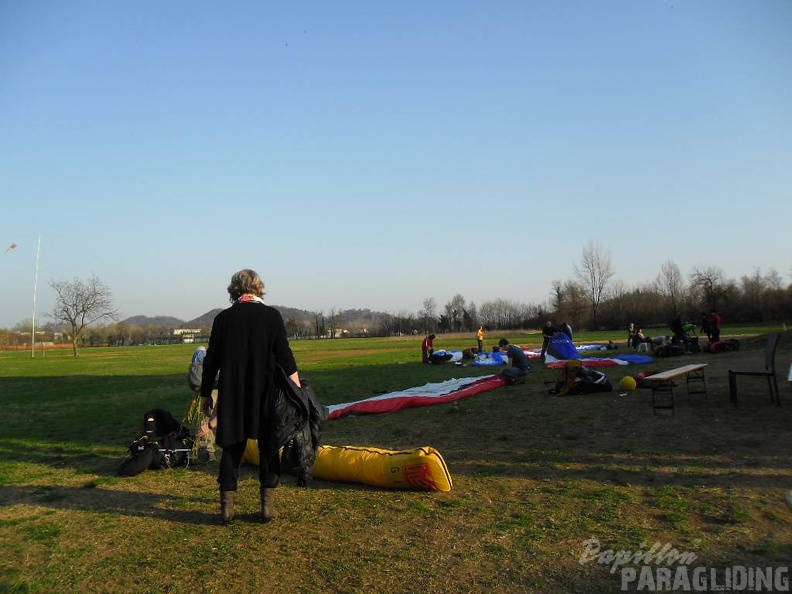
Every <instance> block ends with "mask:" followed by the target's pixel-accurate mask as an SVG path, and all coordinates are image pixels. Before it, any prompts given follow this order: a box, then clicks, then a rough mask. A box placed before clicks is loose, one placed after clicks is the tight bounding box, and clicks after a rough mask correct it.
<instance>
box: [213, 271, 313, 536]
mask: <svg viewBox="0 0 792 594" xmlns="http://www.w3.org/2000/svg"><path fill="white" fill-rule="evenodd" d="M228 295H229V300H230V301H231V307H229V308H228V309H224V310H223V311H221V312H220V313H219V314H217V316H216V317H215V319H214V323H213V325H212V333H211V335H210V338H209V348H208V349H207V351H206V358H205V359H204V367H203V381H202V382H201V396H202V398H203V400H202V405H203V410H204V414H207V415H209V414H211V412H212V385H213V383H214V378H215V376H216V375H217V372H218V371H219V372H220V377H219V382H218V385H217V390H218V392H217V410H216V417H217V419H216V423H217V425H216V431H217V444H218V445H219V446H220V447H222V448H223V455H222V457H221V459H220V469H219V473H218V477H217V482H218V484H219V485H220V517H221V520H222V523H223V524H228V523H229V522H231V520H232V519H233V517H234V495H235V494H236V490H237V484H238V481H239V467H240V465H241V464H242V456H243V454H244V453H245V446H246V445H247V440H248V439H257V440H258V447H259V461H260V464H259V483H260V492H261V493H260V494H261V519H262V520H263V521H265V522H268V521H270V520H271V519H273V518H274V517H275V515H276V514H275V510H274V508H273V505H274V501H275V488H276V487H277V486H278V483H279V482H280V457H279V452H278V444H277V443H276V442H275V441H274V440H273V439H272V434H273V431H272V430H271V428H272V427H273V424H274V421H275V418H274V402H273V400H274V398H272V394H273V389H272V388H273V384H274V379H275V372H276V369H277V367H276V366H277V365H280V366H281V367H282V368H283V370H284V371H285V373H286V375H287V376H289V379H291V380H292V381H293V382H294V383H295V384H296V385H297V386H299V385H300V376H299V373H298V371H297V362H296V361H295V359H294V354H293V353H292V351H291V348H290V347H289V341H288V339H287V336H286V325H285V324H284V323H283V318H282V317H281V314H280V313H279V312H278V310H276V309H275V308H273V307H269V306H268V305H265V304H264V301H262V299H261V297H262V295H264V282H263V281H262V280H261V277H259V275H258V274H257V273H256V272H255V271H253V270H250V269H247V268H246V269H244V270H240V271H239V272H237V273H235V274H234V275H233V276H232V277H231V284H230V285H228Z"/></svg>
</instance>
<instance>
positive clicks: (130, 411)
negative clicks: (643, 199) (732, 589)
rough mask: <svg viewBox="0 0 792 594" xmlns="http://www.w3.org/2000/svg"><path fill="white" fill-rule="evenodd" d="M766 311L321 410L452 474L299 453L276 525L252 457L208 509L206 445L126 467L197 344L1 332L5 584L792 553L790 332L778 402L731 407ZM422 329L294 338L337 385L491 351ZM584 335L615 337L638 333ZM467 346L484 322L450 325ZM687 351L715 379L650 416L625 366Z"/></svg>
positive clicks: (447, 577) (346, 388)
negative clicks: (370, 474) (511, 371)
mask: <svg viewBox="0 0 792 594" xmlns="http://www.w3.org/2000/svg"><path fill="white" fill-rule="evenodd" d="M767 331H768V329H754V328H729V329H728V332H727V336H736V337H739V338H740V339H741V341H742V347H743V348H742V349H741V350H740V351H739V352H735V353H724V354H719V355H707V354H699V355H693V356H685V357H678V358H674V359H664V360H658V361H656V362H655V363H652V364H649V365H645V366H631V367H629V368H625V367H621V368H617V369H614V368H606V369H605V371H606V373H607V374H608V376H609V378H610V379H611V382H612V383H613V385H614V387H615V390H614V391H613V392H611V393H605V394H596V395H588V396H574V397H566V398H560V397H556V396H551V395H549V394H548V391H547V389H548V387H549V385H550V383H552V382H553V381H554V380H556V379H557V378H558V376H559V372H558V371H554V370H548V369H545V367H544V365H543V364H541V363H538V362H536V363H534V364H533V372H532V373H531V375H530V376H529V378H528V381H527V382H526V384H525V385H519V386H510V387H503V388H498V389H496V390H492V391H490V392H485V393H483V394H480V395H478V396H475V397H472V398H468V399H465V400H462V401H461V402H460V403H459V406H458V407H456V408H455V407H452V406H451V405H440V406H434V407H426V408H419V409H411V410H406V411H402V412H399V413H393V414H384V415H373V416H367V417H354V418H345V419H341V420H335V421H329V422H328V423H327V424H326V425H325V428H324V436H323V442H324V443H325V444H330V445H361V446H375V447H383V448H389V449H399V450H401V449H413V448H416V447H419V446H433V447H435V448H437V449H438V450H439V451H440V452H441V453H442V454H443V456H444V458H445V460H446V462H447V464H448V466H449V469H450V471H451V475H452V477H453V481H454V489H453V490H452V491H451V492H450V493H436V492H422V491H401V490H399V491H397V490H384V489H377V488H373V487H368V486H364V485H356V484H343V483H336V482H329V481H320V480H315V481H314V482H312V483H311V484H310V486H309V487H308V488H305V489H303V488H298V487H297V486H296V480H295V479H294V477H291V476H287V477H284V479H283V483H282V485H281V487H280V488H279V489H278V500H277V508H278V511H279V513H280V516H279V518H278V519H277V520H276V521H275V522H274V523H272V524H268V525H262V524H259V523H257V522H255V515H256V514H257V512H258V489H257V480H256V474H255V469H253V468H246V469H245V471H244V473H243V480H242V484H241V487H240V492H239V494H238V498H237V499H238V504H237V507H238V514H239V516H238V518H237V520H235V521H234V523H233V524H232V525H231V526H230V527H222V526H220V525H219V524H218V522H217V517H218V516H217V514H218V496H217V485H216V482H215V475H216V467H214V466H212V465H210V466H202V467H195V468H190V469H176V470H165V471H146V472H144V473H142V474H140V475H138V476H136V477H133V478H126V479H122V478H118V477H117V476H116V471H117V469H118V466H119V464H120V463H121V461H122V460H123V459H124V457H125V455H126V446H127V445H128V444H129V442H130V441H131V440H132V439H134V438H135V437H136V436H137V434H138V431H139V428H140V424H141V421H142V414H143V412H145V411H146V410H148V409H150V408H155V407H162V408H167V409H169V410H171V411H173V412H174V414H175V415H176V416H182V415H184V414H185V413H186V411H187V408H188V406H189V404H190V399H191V392H190V390H189V388H188V386H187V381H186V372H187V366H188V364H189V361H190V356H191V354H192V351H193V349H194V345H180V346H168V347H164V346H159V347H158V346H150V347H140V348H137V347H128V348H118V349H86V350H83V351H81V355H80V357H79V358H77V359H75V358H73V357H72V356H71V353H70V352H69V351H48V352H46V353H45V354H44V356H42V354H41V353H37V356H36V357H35V358H31V356H30V353H29V352H28V353H20V352H0V404H2V410H3V416H2V425H0V427H2V428H1V429H0V449H1V450H2V455H1V456H0V485H1V486H0V593H7V592H37V593H38V592H40V593H48V594H49V593H60V592H64V593H66V592H69V593H71V592H97V593H109V594H113V593H121V592H136V593H142V592H145V593H166V592H168V593H183V592H196V593H224V592H273V593H291V592H304V593H311V594H313V593H315V594H323V593H327V592H339V593H341V592H344V593H353V592H354V593H357V592H365V593H368V592H373V593H378V592H400V593H401V592H407V593H416V594H418V593H421V594H424V593H460V592H475V593H478V592H521V593H522V592H594V593H596V592H613V591H619V588H620V583H621V582H620V580H621V575H620V571H615V572H613V573H612V572H611V571H610V569H611V566H612V565H611V564H609V563H599V562H598V560H591V561H588V562H581V560H582V557H583V555H584V551H585V550H586V549H585V547H586V544H584V543H586V541H589V542H590V543H591V542H593V541H594V540H596V541H597V542H598V543H599V546H600V547H601V550H602V551H605V550H608V549H612V550H615V551H618V550H627V551H633V552H635V551H639V550H646V549H648V548H650V547H652V546H653V545H654V544H655V543H659V545H660V546H664V545H666V544H668V545H670V546H672V547H674V548H675V549H676V550H677V551H679V552H681V553H682V552H683V553H688V554H693V555H695V557H696V558H695V561H693V563H692V565H693V566H702V567H707V568H715V569H722V568H726V567H731V566H736V565H740V566H750V567H768V566H771V567H788V566H789V560H790V559H792V522H790V520H792V511H791V510H790V508H789V507H788V506H787V505H786V503H785V501H784V496H785V493H786V492H787V491H789V490H792V459H791V456H790V453H792V390H790V386H789V385H788V383H787V381H786V370H787V369H788V366H789V364H790V361H792V335H790V334H786V333H785V334H784V335H783V336H782V340H781V345H780V347H779V352H778V356H777V361H778V363H779V369H780V372H779V380H780V383H781V393H782V402H783V405H782V406H781V407H776V406H774V405H771V404H770V403H769V400H768V394H767V386H766V383H765V382H764V381H763V380H760V379H753V378H742V379H741V381H740V394H741V405H740V407H739V408H734V407H732V406H731V405H730V404H729V401H728V387H727V374H726V372H727V369H729V368H730V367H734V368H747V367H750V368H753V367H759V366H761V364H762V361H763V348H764V341H765V339H764V333H765V332H767ZM508 337H509V338H510V339H512V340H513V342H516V343H519V344H522V345H523V346H537V345H538V344H539V342H540V340H541V338H540V336H539V335H538V334H518V333H514V334H511V335H509V336H508ZM421 338H422V337H410V338H394V339H347V340H329V341H327V340H326V341H296V342H294V343H292V346H293V348H294V351H295V354H296V356H297V359H298V361H299V364H300V368H301V373H302V374H303V375H304V376H305V377H307V378H309V379H310V381H312V382H313V385H314V386H315V389H316V393H317V395H318V396H319V398H320V399H321V400H322V401H323V403H325V404H332V403H339V402H349V401H354V400H359V399H362V398H367V397H369V396H372V395H375V394H379V393H383V392H389V391H394V390H399V389H404V388H408V387H413V386H418V385H422V384H425V383H427V382H436V381H441V380H445V379H449V378H452V377H468V376H473V375H487V374H490V373H493V368H477V367H470V366H465V367H458V366H454V365H437V366H435V365H430V366H426V365H421V364H420V340H421ZM576 339H577V341H578V342H582V343H587V342H595V341H600V342H607V340H609V339H613V340H616V341H619V342H620V343H621V344H622V345H623V341H624V336H623V333H602V334H597V335H588V336H586V335H583V336H576ZM495 340H496V337H494V336H493V337H491V338H490V337H488V338H487V341H486V342H487V343H488V344H492V343H493V342H494V341H495ZM474 345H475V339H474V337H473V336H472V335H471V336H447V335H442V336H440V337H439V340H438V343H437V347H438V348H446V349H449V350H451V349H457V348H464V347H468V346H474ZM620 350H624V346H621V347H620ZM694 362H702V363H707V364H708V366H707V368H706V382H707V389H708V394H707V398H706V399H704V398H703V397H702V396H700V395H698V396H694V397H692V398H691V399H690V400H689V399H688V398H687V397H686V396H685V395H684V388H682V391H681V392H680V393H679V394H678V397H677V410H676V415H675V416H670V415H668V414H660V415H654V414H653V412H652V408H651V394H650V392H648V391H646V390H637V391H634V392H629V393H626V394H624V393H621V392H620V391H619V389H618V381H619V379H620V378H621V377H622V376H623V375H624V374H625V373H637V372H638V371H639V370H642V369H656V370H664V369H670V368H671V367H676V366H679V365H681V364H686V363H694ZM643 543H645V544H643ZM590 546H593V545H590ZM642 546H643V548H641V547H642ZM601 560H602V561H605V559H604V558H602V559H601ZM632 567H636V568H637V569H638V570H640V569H641V567H642V564H636V565H633V566H632ZM630 588H631V589H632V590H633V591H635V588H636V583H632V585H631V586H630ZM644 591H646V589H644Z"/></svg>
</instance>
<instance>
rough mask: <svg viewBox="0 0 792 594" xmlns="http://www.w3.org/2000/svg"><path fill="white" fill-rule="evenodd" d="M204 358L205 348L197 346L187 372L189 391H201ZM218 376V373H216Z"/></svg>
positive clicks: (215, 383) (215, 382) (215, 385)
mask: <svg viewBox="0 0 792 594" xmlns="http://www.w3.org/2000/svg"><path fill="white" fill-rule="evenodd" d="M205 358H206V347H203V346H199V347H198V348H197V349H195V352H194V353H193V356H192V360H191V361H190V368H189V370H188V371H187V382H188V383H189V384H190V389H191V390H192V391H193V392H198V391H199V390H200V389H201V381H202V380H203V364H204V359H205ZM218 376H219V373H218ZM217 379H218V378H217V377H215V381H214V388H215V389H216V388H217Z"/></svg>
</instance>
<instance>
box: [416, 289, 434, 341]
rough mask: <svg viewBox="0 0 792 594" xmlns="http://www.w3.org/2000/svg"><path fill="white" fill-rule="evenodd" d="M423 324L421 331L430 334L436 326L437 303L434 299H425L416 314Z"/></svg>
mask: <svg viewBox="0 0 792 594" xmlns="http://www.w3.org/2000/svg"><path fill="white" fill-rule="evenodd" d="M418 316H419V317H420V318H421V321H422V322H423V331H424V332H431V331H432V330H434V329H435V326H436V325H437V319H436V316H437V303H435V300H434V298H432V297H427V298H426V299H424V300H423V309H422V310H421V311H420V312H419V313H418Z"/></svg>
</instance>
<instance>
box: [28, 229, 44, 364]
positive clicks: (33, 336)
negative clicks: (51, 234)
mask: <svg viewBox="0 0 792 594" xmlns="http://www.w3.org/2000/svg"><path fill="white" fill-rule="evenodd" d="M40 252H41V235H39V236H38V246H37V247H36V274H35V275H34V277H33V324H32V327H31V329H30V358H31V359H32V358H33V357H35V353H36V289H37V288H38V269H39V253H40Z"/></svg>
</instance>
